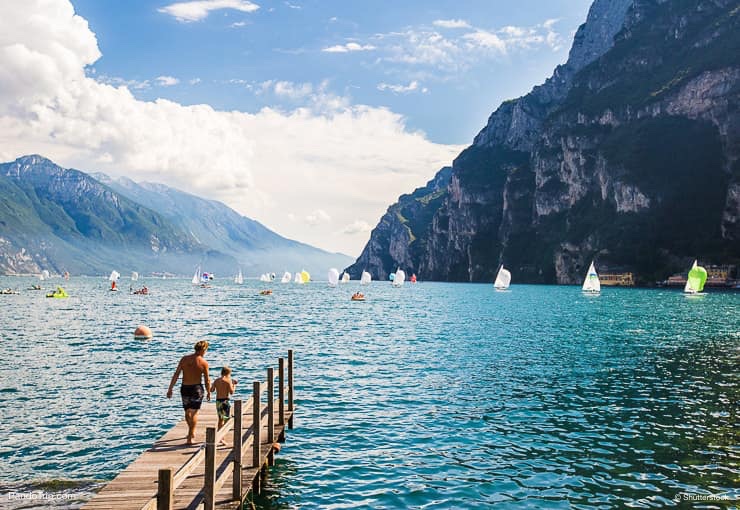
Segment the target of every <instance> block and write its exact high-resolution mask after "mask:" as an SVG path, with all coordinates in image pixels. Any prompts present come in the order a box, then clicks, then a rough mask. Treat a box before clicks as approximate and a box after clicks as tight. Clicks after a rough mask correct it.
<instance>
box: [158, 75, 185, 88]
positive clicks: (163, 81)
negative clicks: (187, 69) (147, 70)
mask: <svg viewBox="0 0 740 510" xmlns="http://www.w3.org/2000/svg"><path fill="white" fill-rule="evenodd" d="M154 80H155V81H156V82H157V85H159V86H160V87H171V86H173V85H177V84H178V83H180V80H178V79H177V78H174V77H172V76H157V77H156V78H155V79H154Z"/></svg>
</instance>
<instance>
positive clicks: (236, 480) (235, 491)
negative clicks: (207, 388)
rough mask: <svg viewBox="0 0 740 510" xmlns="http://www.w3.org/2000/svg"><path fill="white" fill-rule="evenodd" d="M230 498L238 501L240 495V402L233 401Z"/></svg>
mask: <svg viewBox="0 0 740 510" xmlns="http://www.w3.org/2000/svg"><path fill="white" fill-rule="evenodd" d="M232 481H233V484H232V491H231V497H232V498H233V499H235V500H236V499H239V498H240V497H241V495H242V401H241V399H240V400H235V401H234V474H233V476H232Z"/></svg>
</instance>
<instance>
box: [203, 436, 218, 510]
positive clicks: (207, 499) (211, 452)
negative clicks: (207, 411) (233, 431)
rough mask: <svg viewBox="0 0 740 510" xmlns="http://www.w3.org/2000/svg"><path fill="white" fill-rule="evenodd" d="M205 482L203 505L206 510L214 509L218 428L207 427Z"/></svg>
mask: <svg viewBox="0 0 740 510" xmlns="http://www.w3.org/2000/svg"><path fill="white" fill-rule="evenodd" d="M205 475H206V476H205V478H206V479H205V484H204V487H203V495H204V497H203V507H204V509H205V510H213V509H214V507H215V503H216V494H215V490H214V489H215V486H216V428H215V427H208V428H207V429H206V471H205Z"/></svg>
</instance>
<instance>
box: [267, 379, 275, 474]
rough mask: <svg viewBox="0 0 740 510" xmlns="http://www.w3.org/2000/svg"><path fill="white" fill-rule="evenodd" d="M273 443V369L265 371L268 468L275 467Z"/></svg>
mask: <svg viewBox="0 0 740 510" xmlns="http://www.w3.org/2000/svg"><path fill="white" fill-rule="evenodd" d="M274 442H275V369H274V368H272V367H269V368H268V369H267V444H268V445H270V453H269V454H268V455H267V462H268V464H269V465H270V466H274V465H275V455H274V453H273V451H272V443H274Z"/></svg>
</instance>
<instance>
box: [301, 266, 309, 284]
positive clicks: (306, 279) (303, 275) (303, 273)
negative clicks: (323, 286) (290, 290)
mask: <svg viewBox="0 0 740 510" xmlns="http://www.w3.org/2000/svg"><path fill="white" fill-rule="evenodd" d="M310 281H311V274H310V273H309V272H308V271H306V270H305V269H304V270H303V271H301V283H308V282H310Z"/></svg>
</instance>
